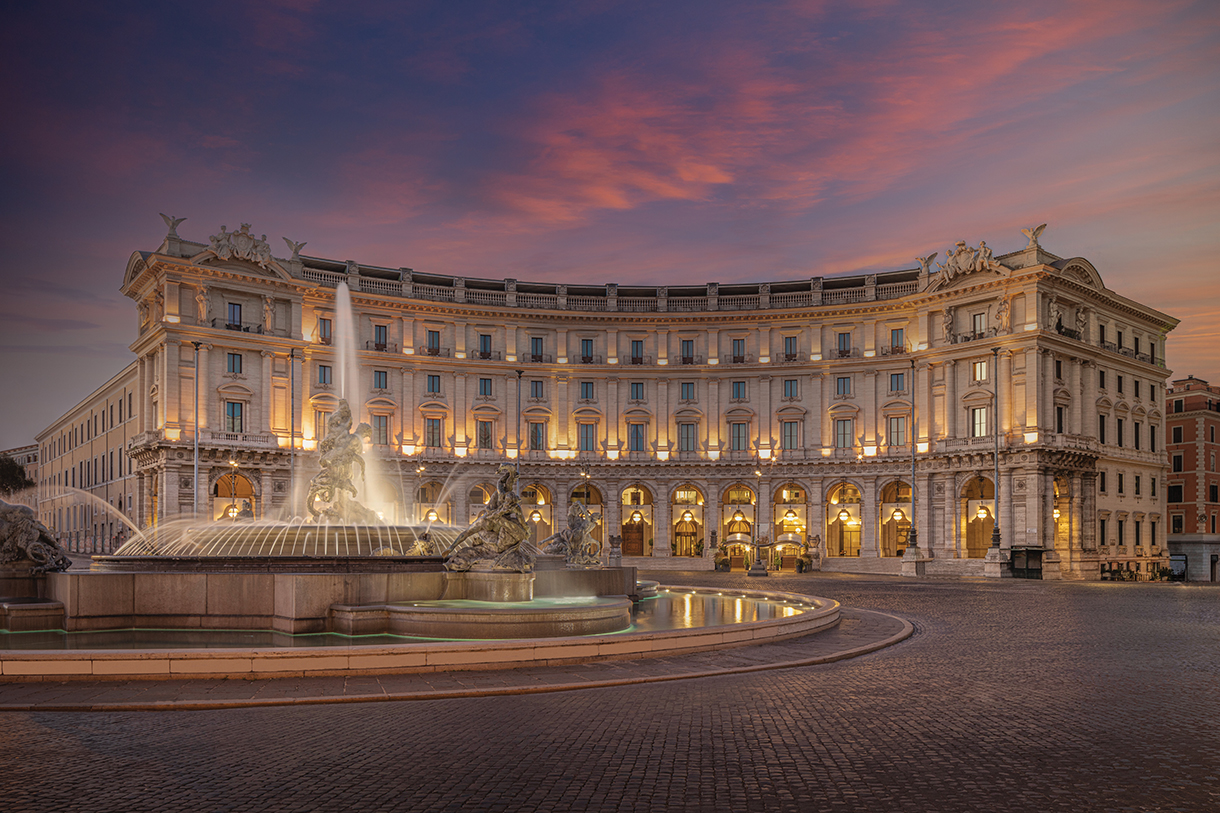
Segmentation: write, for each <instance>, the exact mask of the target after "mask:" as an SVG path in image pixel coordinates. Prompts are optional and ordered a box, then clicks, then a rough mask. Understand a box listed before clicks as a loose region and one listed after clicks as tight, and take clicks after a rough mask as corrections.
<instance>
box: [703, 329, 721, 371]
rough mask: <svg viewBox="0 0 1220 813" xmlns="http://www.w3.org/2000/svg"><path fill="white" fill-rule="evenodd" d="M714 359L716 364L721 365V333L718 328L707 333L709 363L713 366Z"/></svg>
mask: <svg viewBox="0 0 1220 813" xmlns="http://www.w3.org/2000/svg"><path fill="white" fill-rule="evenodd" d="M712 359H715V360H716V361H715V363H716V364H719V363H720V331H719V330H718V329H717V328H709V329H708V331H707V359H706V360H707V363H708V364H712V363H713V362H712Z"/></svg>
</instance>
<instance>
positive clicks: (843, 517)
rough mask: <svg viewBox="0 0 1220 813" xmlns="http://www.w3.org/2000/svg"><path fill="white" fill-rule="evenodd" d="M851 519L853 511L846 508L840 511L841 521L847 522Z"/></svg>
mask: <svg viewBox="0 0 1220 813" xmlns="http://www.w3.org/2000/svg"><path fill="white" fill-rule="evenodd" d="M849 519H851V512H850V511H848V510H847V509H846V508H844V509H843V510H842V511H840V512H839V522H847V521H848V520H849Z"/></svg>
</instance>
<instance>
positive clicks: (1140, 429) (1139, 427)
mask: <svg viewBox="0 0 1220 813" xmlns="http://www.w3.org/2000/svg"><path fill="white" fill-rule="evenodd" d="M1131 429H1132V435H1131V437H1132V439H1133V440H1134V441H1135V448H1137V449H1138V448H1140V438H1141V437H1143V435H1144V425H1143V424H1142V423H1140V422H1139V421H1136V422H1135V425H1134V426H1132V427H1131Z"/></svg>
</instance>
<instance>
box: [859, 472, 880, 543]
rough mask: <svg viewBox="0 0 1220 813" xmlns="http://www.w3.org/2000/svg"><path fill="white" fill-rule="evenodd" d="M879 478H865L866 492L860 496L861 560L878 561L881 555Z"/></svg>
mask: <svg viewBox="0 0 1220 813" xmlns="http://www.w3.org/2000/svg"><path fill="white" fill-rule="evenodd" d="M879 496H880V495H879V494H878V493H877V478H876V477H866V478H864V492H863V493H862V494H861V495H860V498H861V499H862V500H863V502H862V503H861V504H860V521H861V523H862V524H861V527H860V558H861V559H876V558H877V557H879V556H880V555H881V539H880V534H879V533H878V529H879V528H880V522H879V520H880V519H881V511H880V508H879V506H878V505H877V499H878V497H879Z"/></svg>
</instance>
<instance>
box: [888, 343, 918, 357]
mask: <svg viewBox="0 0 1220 813" xmlns="http://www.w3.org/2000/svg"><path fill="white" fill-rule="evenodd" d="M909 352H911V351H910V350H907V349H906V347H904V346H902V345H900V344H895V345H890V346H888V347H882V348H881V355H883V356H904V355H906V354H907V353H909Z"/></svg>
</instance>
